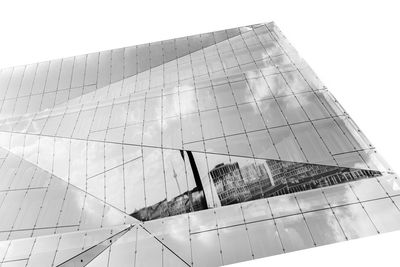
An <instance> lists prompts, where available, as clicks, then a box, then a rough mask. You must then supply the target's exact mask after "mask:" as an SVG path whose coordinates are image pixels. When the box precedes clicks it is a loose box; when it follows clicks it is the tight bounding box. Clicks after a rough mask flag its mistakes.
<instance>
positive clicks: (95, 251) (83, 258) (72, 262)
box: [57, 225, 133, 266]
mask: <svg viewBox="0 0 400 267" xmlns="http://www.w3.org/2000/svg"><path fill="white" fill-rule="evenodd" d="M132 228H133V226H132V225H131V226H129V227H128V228H126V229H124V230H122V231H120V232H118V233H116V234H115V235H113V236H111V237H109V238H107V239H106V240H104V241H102V242H100V243H99V244H97V245H94V246H92V247H90V248H88V249H86V250H85V251H82V252H81V253H79V254H78V255H76V256H74V257H73V258H71V259H69V260H67V261H64V262H63V263H61V264H59V265H57V266H86V265H87V264H89V263H90V262H91V261H92V260H93V259H94V258H96V257H97V256H98V255H100V254H101V253H102V252H103V251H104V250H106V249H107V248H108V247H110V246H111V245H112V244H113V243H115V242H116V241H117V240H118V239H119V238H120V237H121V236H123V235H124V234H126V233H127V232H128V231H129V230H131V229H132Z"/></svg>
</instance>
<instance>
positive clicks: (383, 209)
mask: <svg viewBox="0 0 400 267" xmlns="http://www.w3.org/2000/svg"><path fill="white" fill-rule="evenodd" d="M362 205H363V206H364V207H365V210H366V211H367V213H368V215H369V217H370V218H371V220H372V222H373V223H374V225H375V226H376V228H378V231H379V232H381V233H385V232H390V231H395V230H399V229H400V212H399V209H398V208H397V207H396V205H395V204H393V202H392V201H391V200H390V199H388V198H385V199H380V200H375V201H368V202H364V203H363V204H362Z"/></svg>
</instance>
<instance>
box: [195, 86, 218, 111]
mask: <svg viewBox="0 0 400 267" xmlns="http://www.w3.org/2000/svg"><path fill="white" fill-rule="evenodd" d="M196 93H197V100H198V103H199V109H200V111H202V110H209V109H216V108H217V104H216V102H215V97H214V93H213V89H212V88H205V89H201V90H197V91H196Z"/></svg>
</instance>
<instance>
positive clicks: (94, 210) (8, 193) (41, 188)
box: [0, 150, 135, 240]
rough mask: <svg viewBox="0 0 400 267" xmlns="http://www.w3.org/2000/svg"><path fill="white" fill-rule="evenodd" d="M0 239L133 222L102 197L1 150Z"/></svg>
mask: <svg viewBox="0 0 400 267" xmlns="http://www.w3.org/2000/svg"><path fill="white" fill-rule="evenodd" d="M1 153H2V158H1V163H0V164H1V165H0V172H1V174H2V179H1V180H0V217H1V218H3V219H2V220H1V222H0V240H7V239H9V240H12V239H19V238H26V237H32V236H40V235H46V234H56V233H64V232H73V231H81V230H85V229H95V228H101V227H106V226H111V225H115V224H123V223H127V222H134V221H135V220H134V219H133V218H131V217H130V216H128V215H126V214H124V213H123V212H122V211H120V210H118V209H116V208H114V207H112V206H110V205H109V204H107V203H105V202H104V201H102V200H100V199H99V198H96V197H94V196H93V195H90V194H88V193H86V192H85V191H82V190H79V189H77V188H76V187H74V186H72V185H71V184H68V183H66V182H65V181H63V180H61V179H59V178H58V177H55V176H54V175H51V174H50V173H48V172H46V171H43V170H42V169H40V168H39V167H37V166H36V165H34V164H32V163H29V162H27V161H25V160H23V159H21V158H18V157H16V156H14V155H12V154H11V153H9V152H6V151H4V150H1Z"/></svg>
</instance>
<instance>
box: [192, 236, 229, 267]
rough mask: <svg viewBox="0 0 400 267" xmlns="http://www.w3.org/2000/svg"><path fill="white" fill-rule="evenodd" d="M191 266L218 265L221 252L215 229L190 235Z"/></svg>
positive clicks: (220, 263)
mask: <svg viewBox="0 0 400 267" xmlns="http://www.w3.org/2000/svg"><path fill="white" fill-rule="evenodd" d="M191 238H192V256H193V266H199V267H200V266H220V265H222V262H221V253H220V246H219V240H218V236H217V232H216V231H208V232H203V233H198V234H193V235H191Z"/></svg>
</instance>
